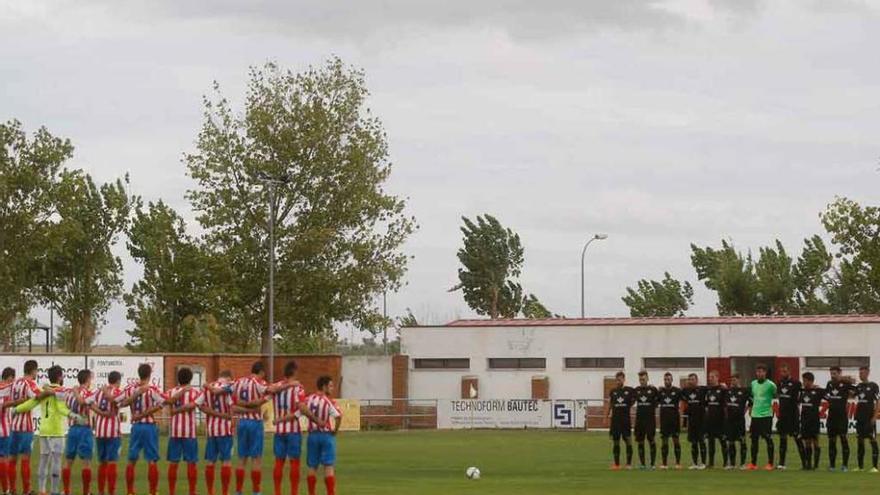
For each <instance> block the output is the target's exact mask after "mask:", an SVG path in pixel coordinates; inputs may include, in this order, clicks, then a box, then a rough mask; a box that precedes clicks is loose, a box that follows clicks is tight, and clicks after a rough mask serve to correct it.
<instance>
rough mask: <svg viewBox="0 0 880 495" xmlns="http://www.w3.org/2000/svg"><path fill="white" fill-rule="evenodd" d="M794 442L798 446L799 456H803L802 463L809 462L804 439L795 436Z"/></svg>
mask: <svg viewBox="0 0 880 495" xmlns="http://www.w3.org/2000/svg"><path fill="white" fill-rule="evenodd" d="M794 444H795V445H796V446H797V450H798V456H799V457H800V458H801V464H803V465H806V464H807V457H806V454H805V453H804V441H803V440H801V438H800V437H797V436H796V437H794Z"/></svg>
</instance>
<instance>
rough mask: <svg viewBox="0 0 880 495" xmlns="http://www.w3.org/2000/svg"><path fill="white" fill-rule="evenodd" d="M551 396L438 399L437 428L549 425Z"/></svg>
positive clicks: (545, 426) (531, 426) (533, 426)
mask: <svg viewBox="0 0 880 495" xmlns="http://www.w3.org/2000/svg"><path fill="white" fill-rule="evenodd" d="M552 404H553V401H550V400H537V399H486V400H480V399H462V400H440V401H438V403H437V428H440V429H464V428H550V427H551V425H552V421H551V416H552Z"/></svg>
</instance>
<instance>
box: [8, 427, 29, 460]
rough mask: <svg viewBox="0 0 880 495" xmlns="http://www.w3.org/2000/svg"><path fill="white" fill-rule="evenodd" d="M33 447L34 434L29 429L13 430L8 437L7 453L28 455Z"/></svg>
mask: <svg viewBox="0 0 880 495" xmlns="http://www.w3.org/2000/svg"><path fill="white" fill-rule="evenodd" d="M33 447H34V434H33V433H31V432H29V431H13V432H12V433H11V434H10V437H9V455H30V453H31V450H32V449H33Z"/></svg>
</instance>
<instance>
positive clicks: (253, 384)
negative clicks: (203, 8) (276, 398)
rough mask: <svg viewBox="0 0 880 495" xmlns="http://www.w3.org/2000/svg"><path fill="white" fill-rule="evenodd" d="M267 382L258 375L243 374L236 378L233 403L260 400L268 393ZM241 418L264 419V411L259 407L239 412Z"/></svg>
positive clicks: (233, 388) (233, 387)
mask: <svg viewBox="0 0 880 495" xmlns="http://www.w3.org/2000/svg"><path fill="white" fill-rule="evenodd" d="M266 388H267V387H266V382H265V381H264V380H263V379H262V378H260V377H258V376H254V375H251V376H243V377H241V378H239V379H238V380H235V384H234V385H233V386H232V403H233V404H244V403H247V402H253V401H256V400H260V399H262V398H263V397H265V395H266ZM237 414H238V418H239V419H255V420H257V421H261V420H262V419H263V413H262V411H261V410H260V409H259V408H257V409H253V410H252V411H251V412H246V413H245V412H240V413H237Z"/></svg>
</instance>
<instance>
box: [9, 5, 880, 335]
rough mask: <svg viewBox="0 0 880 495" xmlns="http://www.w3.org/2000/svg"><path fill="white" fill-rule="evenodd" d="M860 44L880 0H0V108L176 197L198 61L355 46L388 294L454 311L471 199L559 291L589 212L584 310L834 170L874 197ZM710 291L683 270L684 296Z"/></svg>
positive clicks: (769, 228) (876, 70)
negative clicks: (379, 162) (390, 214)
mask: <svg viewBox="0 0 880 495" xmlns="http://www.w3.org/2000/svg"><path fill="white" fill-rule="evenodd" d="M878 47H880V7H878V4H877V3H871V2H858V1H844V0H835V1H829V0H815V1H809V0H800V1H791V2H786V1H773V2H770V1H767V2H764V1H760V0H709V1H670V2H661V1H641V2H640V1H634V0H614V1H607V0H596V1H585V0H564V1H562V0H561V1H555V2H535V1H533V0H511V1H501V0H481V1H478V2H474V1H464V0H445V1H442V2H437V1H434V2H420V1H414V0H384V1H367V0H358V1H349V2H343V1H335V0H324V1H322V2H305V1H285V2H269V1H254V0H252V1H248V2H241V1H233V0H201V1H196V0H187V1H151V2H140V1H138V2H134V1H120V0H112V1H111V0H108V1H103V2H99V1H91V2H89V1H83V0H76V1H53V2H48V1H36V0H28V1H21V0H0V81H2V83H0V84H2V87H3V91H2V94H0V119H2V120H8V119H11V118H16V119H19V120H21V121H22V122H23V123H24V125H25V127H26V128H27V129H29V130H33V129H35V128H36V127H38V126H40V125H45V126H47V127H48V128H49V129H50V130H51V131H52V132H53V133H56V134H59V135H62V136H66V137H69V138H70V139H72V140H73V142H74V143H75V145H76V157H75V159H74V161H73V163H72V165H74V166H78V167H82V168H85V169H87V170H88V171H90V172H91V173H93V174H94V175H95V176H96V177H97V178H98V179H100V180H110V179H113V178H116V177H119V176H121V175H123V174H125V173H130V174H131V180H132V186H131V187H132V193H134V194H139V195H141V196H143V197H144V199H146V200H157V199H159V198H161V199H163V200H165V201H166V202H168V203H170V204H171V205H173V206H174V207H176V208H177V209H178V210H180V211H181V212H183V213H184V214H185V215H186V216H187V217H188V218H192V213H191V211H189V205H188V203H187V202H186V200H185V199H184V192H185V191H186V190H187V188H189V187H191V186H192V182H191V181H190V180H189V179H188V178H187V177H186V175H185V168H184V166H183V165H182V163H181V160H180V158H181V155H182V154H183V153H184V152H187V151H190V150H192V149H193V143H194V140H195V137H196V133H197V131H198V128H199V126H200V122H201V110H202V109H201V96H202V95H203V94H205V93H207V92H208V91H209V90H210V87H211V84H212V81H214V80H217V81H218V82H219V83H220V84H221V86H222V88H223V92H224V93H225V94H226V95H227V96H229V97H230V98H231V99H232V100H233V101H236V102H240V101H241V98H240V97H241V95H243V91H244V87H245V84H246V77H247V68H248V66H249V65H259V64H262V63H263V62H265V61H268V60H274V61H277V62H278V63H279V64H280V65H282V66H284V67H288V68H291V69H293V70H300V69H303V68H304V67H306V66H307V65H309V64H321V63H322V62H323V61H324V60H325V59H326V58H327V57H328V56H331V55H333V54H336V55H339V56H341V57H342V58H343V59H344V60H345V61H346V62H347V63H350V64H352V65H354V66H357V67H360V68H362V69H364V70H365V71H366V74H367V83H368V85H369V88H370V90H371V92H372V97H371V99H370V101H369V105H370V107H371V108H372V110H373V111H374V113H375V114H376V115H378V116H379V117H380V118H381V119H382V120H383V121H384V124H385V127H386V130H387V132H388V137H389V141H390V145H391V155H392V159H393V163H394V170H393V175H392V177H391V182H390V185H389V186H390V189H391V190H392V191H394V192H396V193H397V194H400V195H402V196H407V197H409V198H410V200H409V212H410V213H411V214H413V215H415V216H416V217H417V219H418V222H419V224H420V226H421V228H420V230H419V231H418V233H416V234H415V235H414V236H413V237H412V238H411V240H410V241H409V242H408V243H407V244H406V247H405V249H406V251H407V253H409V254H412V255H413V256H414V257H415V258H414V260H413V261H412V263H411V265H410V269H409V272H408V274H407V277H406V280H407V286H406V287H405V288H404V289H403V290H401V291H400V292H399V293H397V294H393V295H389V300H388V303H389V312H390V313H391V314H400V313H402V312H403V311H404V309H405V308H407V307H409V308H412V309H413V311H414V312H415V314H416V316H418V317H420V318H421V319H422V320H430V321H435V322H436V321H443V320H449V319H453V318H455V317H466V316H472V313H471V312H470V311H469V310H468V309H467V307H466V305H465V304H464V302H463V301H462V299H461V296H460V294H448V293H447V292H446V290H447V289H448V288H449V287H451V286H452V285H454V284H455V282H456V269H457V260H456V257H455V252H456V249H457V248H458V246H459V245H460V242H461V235H460V233H459V231H458V227H459V225H460V217H461V216H462V215H466V216H473V215H477V214H481V213H486V212H488V213H491V214H493V215H495V216H497V217H498V218H499V219H500V220H501V221H502V222H503V223H504V224H506V225H507V226H509V227H511V228H513V229H514V230H516V231H518V232H519V233H520V235H521V237H522V239H523V243H524V245H525V250H526V253H525V254H526V263H525V269H524V273H523V276H522V282H523V285H524V286H525V288H526V290H528V291H530V292H533V293H535V294H536V295H537V296H538V297H539V298H540V299H541V300H543V301H544V302H545V303H546V304H547V306H548V307H549V308H550V309H551V310H553V311H555V312H558V313H562V314H564V315H567V316H577V315H578V313H579V308H580V302H579V296H580V266H579V261H580V250H581V246H582V245H583V242H584V241H585V240H586V239H587V238H589V237H590V236H591V235H592V234H593V233H596V232H603V233H607V234H608V235H609V238H608V240H606V241H603V242H599V243H594V244H593V245H592V246H591V247H590V249H589V252H588V256H587V291H586V292H587V312H588V314H589V315H626V314H627V310H626V307H625V306H624V304H623V303H622V302H621V300H620V297H621V296H622V294H623V293H624V289H625V287H626V286H628V285H632V284H634V282H635V281H636V280H638V279H639V278H642V277H650V278H659V277H661V276H662V274H663V271H664V270H669V271H670V272H672V274H673V275H675V276H677V277H681V278H685V279H688V280H690V281H691V282H692V283H695V285H699V284H697V283H696V280H695V275H694V272H693V269H692V268H691V266H690V263H689V243H691V242H696V243H702V244H705V243H712V244H718V243H719V242H720V239H721V238H731V239H733V241H734V242H735V243H736V245H737V246H738V247H741V248H743V249H748V248H757V246H760V245H763V244H767V243H769V242H772V240H773V239H776V238H778V239H780V240H781V241H782V242H783V243H784V244H785V245H786V246H787V247H788V248H789V249H790V250H791V251H793V252H794V251H799V250H800V243H801V241H802V239H803V238H804V237H805V236H808V235H812V234H814V233H817V232H821V225H820V223H819V219H818V214H819V212H820V211H821V210H822V209H823V208H824V206H825V205H826V204H827V203H828V202H830V201H832V200H833V199H834V197H835V196H836V195H841V196H848V197H851V198H854V199H856V200H859V201H862V202H868V203H876V195H877V190H878V185H880V172H878V157H880V55H878V54H880V51H878ZM119 252H120V253H123V252H124V250H123V249H119ZM125 260H126V261H125V268H126V274H125V278H126V288H127V289H129V288H130V287H131V285H132V283H134V281H135V280H137V278H138V276H139V275H140V273H139V269H138V267H137V266H136V265H135V264H133V263H132V262H131V260H130V259H127V258H125ZM714 312H715V300H714V297H713V296H712V294H711V293H710V292H708V291H706V290H705V289H703V288H702V286H701V285H700V288H699V289H698V291H697V295H696V307H695V308H693V310H692V311H691V314H695V315H705V314H713V313H714ZM35 314H36V315H37V316H39V317H40V319H46V317H45V313H44V312H42V311H37V312H35ZM108 319H109V322H108V325H107V326H106V328H104V330H103V332H102V335H101V339H100V340H101V342H102V343H124V342H125V341H127V338H126V335H125V333H124V332H125V330H126V329H127V328H129V323H128V322H127V321H126V319H125V312H124V308H123V307H122V306H121V305H119V304H117V305H116V306H114V308H113V310H112V311H111V312H110V314H109V315H108Z"/></svg>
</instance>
